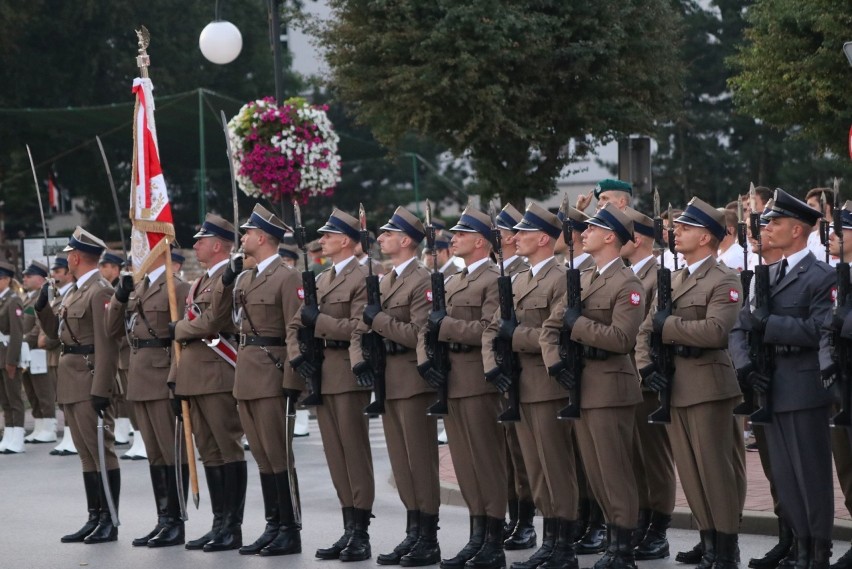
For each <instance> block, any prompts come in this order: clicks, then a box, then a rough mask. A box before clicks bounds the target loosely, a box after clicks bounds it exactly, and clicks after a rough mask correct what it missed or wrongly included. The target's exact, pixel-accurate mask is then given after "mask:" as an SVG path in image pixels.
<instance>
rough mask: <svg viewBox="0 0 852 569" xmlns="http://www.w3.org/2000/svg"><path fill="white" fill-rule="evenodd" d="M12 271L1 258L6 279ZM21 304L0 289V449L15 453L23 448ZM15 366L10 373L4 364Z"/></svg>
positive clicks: (9, 291)
mask: <svg viewBox="0 0 852 569" xmlns="http://www.w3.org/2000/svg"><path fill="white" fill-rule="evenodd" d="M14 274H15V268H14V266H13V265H11V264H9V263H6V262H5V261H4V262H0V275H2V276H5V277H8V278H9V279H10V280H9V283H11V279H12V278H13V276H14ZM23 314H24V308H23V305H22V303H21V297H19V296H18V295H17V293H15V291H14V290H12V288H11V286H7V288H6V290H4V291H3V292H2V293H0V362H3V368H2V378H3V390H2V392H3V393H2V399H0V403H2V407H3V419H4V425H5V426H4V429H3V439H2V441H0V452H2V453H3V454H17V453H22V452H24V398H23V395H22V391H21V372H22V370H21V369H20V368H19V367H18V365H19V364H18V360H19V359H20V357H21V343H22V342H23V328H22V326H23ZM7 365H13V366H15V368H16V369H15V374H14V376H12V377H10V376H9V373H8V372H7V371H6V368H5V366H7Z"/></svg>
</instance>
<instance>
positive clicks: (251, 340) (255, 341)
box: [240, 334, 284, 346]
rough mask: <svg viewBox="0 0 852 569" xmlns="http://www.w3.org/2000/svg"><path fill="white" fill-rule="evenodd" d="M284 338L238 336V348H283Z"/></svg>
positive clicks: (250, 335)
mask: <svg viewBox="0 0 852 569" xmlns="http://www.w3.org/2000/svg"><path fill="white" fill-rule="evenodd" d="M283 345H284V338H281V337H278V336H254V335H252V334H240V346H283Z"/></svg>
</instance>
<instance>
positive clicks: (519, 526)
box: [503, 500, 538, 551]
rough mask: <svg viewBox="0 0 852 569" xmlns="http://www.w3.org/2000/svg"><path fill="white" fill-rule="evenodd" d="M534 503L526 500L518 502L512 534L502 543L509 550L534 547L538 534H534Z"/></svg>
mask: <svg viewBox="0 0 852 569" xmlns="http://www.w3.org/2000/svg"><path fill="white" fill-rule="evenodd" d="M534 519H535V504H533V503H532V502H530V501H527V500H521V501H520V502H518V522H517V523H516V524H515V529H514V531H513V532H512V535H510V536H509V538H508V539H507V540H506V541H505V542H504V543H503V545H504V547H505V548H506V549H508V550H509V551H517V550H519V549H532V548H533V547H535V545H536V543H537V540H538V536H536V534H535V525H534V524H533V520H534Z"/></svg>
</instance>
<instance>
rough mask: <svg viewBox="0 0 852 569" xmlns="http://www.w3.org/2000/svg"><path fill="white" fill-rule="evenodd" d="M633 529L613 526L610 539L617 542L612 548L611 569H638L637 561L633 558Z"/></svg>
mask: <svg viewBox="0 0 852 569" xmlns="http://www.w3.org/2000/svg"><path fill="white" fill-rule="evenodd" d="M635 531H636V530H635V529H633V528H623V527H620V526H613V527H612V532H611V536H610V539H611V540H614V541H615V547H613V548H612V560H611V561H610V564H609V568H610V569H636V559H635V558H634V556H633V534H634V533H635Z"/></svg>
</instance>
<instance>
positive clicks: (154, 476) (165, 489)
mask: <svg viewBox="0 0 852 569" xmlns="http://www.w3.org/2000/svg"><path fill="white" fill-rule="evenodd" d="M167 469H168V466H165V465H160V466H153V465H149V466H148V470H149V471H150V473H151V487H152V488H153V490H154V503H155V504H156V506H157V525H156V526H155V527H154V529H153V530H151V531H150V532H148V533H147V534H145V535H143V536H142V537H137V538H136V539H134V540H133V541H132V542H131V543H132V544H133V546H134V547H146V546H147V545H148V540H149V539H151V538H152V537H154V536H155V535H157V534H158V533H160V530H161V529H163V526H164V525H165V524H166V521H167V520H166V517H167V516H168V515H169V482H168V478H167V477H168V472H167Z"/></svg>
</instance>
